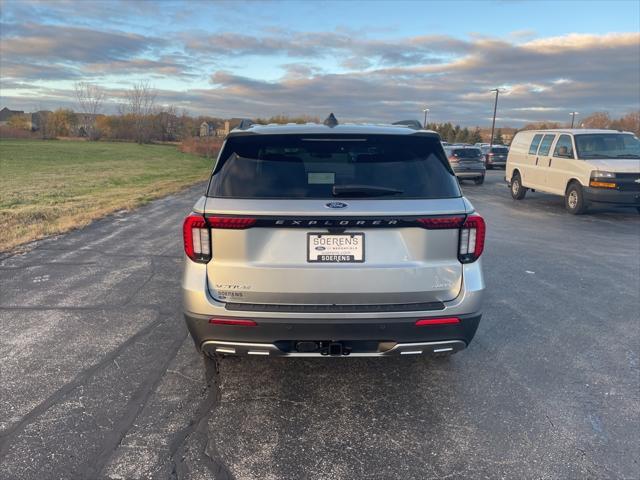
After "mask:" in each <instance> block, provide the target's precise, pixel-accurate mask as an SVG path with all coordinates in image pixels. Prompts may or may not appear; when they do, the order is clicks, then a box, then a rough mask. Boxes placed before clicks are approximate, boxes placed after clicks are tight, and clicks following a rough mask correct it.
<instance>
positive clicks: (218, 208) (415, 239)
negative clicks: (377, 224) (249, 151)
mask: <svg viewBox="0 0 640 480" xmlns="http://www.w3.org/2000/svg"><path fill="white" fill-rule="evenodd" d="M329 201H330V199H322V200H320V199H318V200H314V199H304V200H301V199H298V200H230V199H207V200H206V204H205V210H204V212H203V213H205V214H210V215H216V214H225V215H228V214H234V215H247V216H258V217H259V216H265V215H269V216H275V217H289V216H293V217H309V218H318V217H340V218H352V217H356V218H362V217H368V216H386V217H394V216H420V215H423V216H424V215H443V214H464V213H467V212H466V210H465V208H466V205H465V203H464V202H463V201H462V198H450V199H437V200H389V199H386V200H381V199H376V200H374V199H367V200H345V203H346V204H347V205H348V207H347V208H344V209H339V210H335V209H330V208H327V207H326V204H327V202H329ZM314 232H318V233H328V229H327V228H323V227H322V226H320V225H319V226H313V227H305V228H281V227H275V228H250V229H247V230H221V229H214V230H212V237H211V238H212V245H213V250H212V251H213V258H212V260H211V261H210V262H209V263H208V264H207V274H208V288H209V292H210V294H211V295H212V297H213V298H215V299H216V300H220V301H233V302H239V303H270V304H287V305H291V304H315V305H319V304H385V303H420V302H432V301H441V302H444V301H450V300H453V299H454V298H456V297H457V296H458V294H459V292H460V288H461V286H462V264H461V263H460V262H459V261H458V254H457V248H458V231H457V230H451V229H449V230H426V229H423V228H416V227H412V228H360V227H357V226H354V227H349V228H347V229H345V230H344V233H346V234H348V233H363V234H364V244H365V246H364V250H365V262H363V263H339V264H336V263H321V264H316V263H309V262H308V261H307V234H308V233H314ZM217 252H224V253H223V254H219V253H217Z"/></svg>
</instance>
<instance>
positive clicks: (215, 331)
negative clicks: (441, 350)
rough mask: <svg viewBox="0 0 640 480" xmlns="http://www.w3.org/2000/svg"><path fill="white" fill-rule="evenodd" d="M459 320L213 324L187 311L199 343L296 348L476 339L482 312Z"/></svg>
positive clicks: (269, 320)
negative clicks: (432, 322)
mask: <svg viewBox="0 0 640 480" xmlns="http://www.w3.org/2000/svg"><path fill="white" fill-rule="evenodd" d="M457 317H458V318H460V323H457V324H445V325H426V326H420V327H419V326H416V324H415V323H416V321H417V320H418V319H419V318H424V317H410V318H381V319H378V318H375V319H374V318H368V319H367V318H364V319H354V318H342V319H335V318H331V319H317V318H314V319H308V318H300V319H290V318H286V319H283V318H254V319H253V320H255V322H256V323H257V325H256V326H252V327H248V326H234V325H213V324H210V323H209V321H208V318H207V317H200V316H191V315H185V320H186V323H187V327H188V328H189V332H190V333H191V336H192V337H193V339H194V341H195V343H196V346H197V347H198V348H200V346H201V345H202V344H203V343H204V342H206V341H227V342H245V343H251V344H253V343H267V344H274V345H280V346H282V347H283V349H284V350H289V349H293V348H294V345H295V344H296V343H297V342H392V343H415V342H438V341H445V340H461V341H463V342H464V343H465V344H469V343H470V342H471V340H472V339H473V337H474V335H475V333H476V330H477V328H478V324H479V323H480V318H481V315H480V314H472V315H458V316H457Z"/></svg>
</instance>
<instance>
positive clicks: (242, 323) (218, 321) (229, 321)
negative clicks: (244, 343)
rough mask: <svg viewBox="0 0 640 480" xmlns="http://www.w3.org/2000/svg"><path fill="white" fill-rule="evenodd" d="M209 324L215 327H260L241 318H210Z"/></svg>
mask: <svg viewBox="0 0 640 480" xmlns="http://www.w3.org/2000/svg"><path fill="white" fill-rule="evenodd" d="M209 323H211V324H213V325H236V326H238V327H255V326H257V325H258V324H257V323H256V322H254V321H253V320H244V319H240V318H210V319H209Z"/></svg>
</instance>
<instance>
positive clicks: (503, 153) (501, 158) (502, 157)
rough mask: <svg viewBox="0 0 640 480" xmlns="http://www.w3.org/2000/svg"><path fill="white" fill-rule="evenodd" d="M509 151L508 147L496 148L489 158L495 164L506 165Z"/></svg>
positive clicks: (492, 150) (491, 151) (490, 152)
mask: <svg viewBox="0 0 640 480" xmlns="http://www.w3.org/2000/svg"><path fill="white" fill-rule="evenodd" d="M508 154H509V149H508V148H506V147H494V148H492V149H491V150H490V151H489V157H491V160H492V162H493V163H506V161H507V156H508Z"/></svg>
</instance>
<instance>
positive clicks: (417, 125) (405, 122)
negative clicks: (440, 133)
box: [392, 120, 422, 130]
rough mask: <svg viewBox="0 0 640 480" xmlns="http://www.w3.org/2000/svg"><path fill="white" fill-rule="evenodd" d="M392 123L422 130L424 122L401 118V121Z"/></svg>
mask: <svg viewBox="0 0 640 480" xmlns="http://www.w3.org/2000/svg"><path fill="white" fill-rule="evenodd" d="M392 125H404V126H405V127H409V128H413V129H414V130H422V124H421V123H420V122H419V121H418V120H400V121H399V122H393V123H392Z"/></svg>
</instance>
